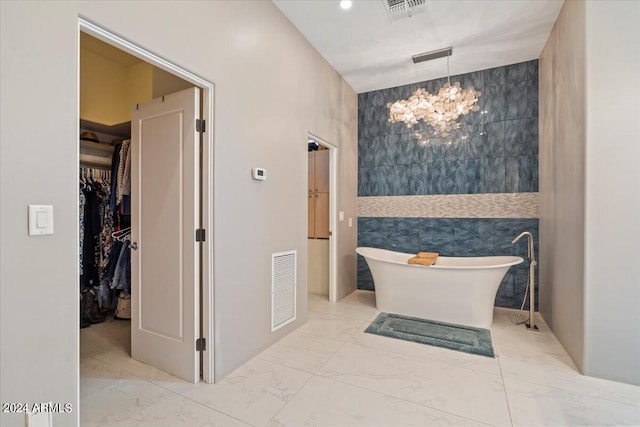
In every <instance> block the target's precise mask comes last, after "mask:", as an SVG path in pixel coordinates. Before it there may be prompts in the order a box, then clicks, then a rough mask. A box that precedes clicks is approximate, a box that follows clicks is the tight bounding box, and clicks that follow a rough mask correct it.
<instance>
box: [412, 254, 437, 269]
mask: <svg viewBox="0 0 640 427" xmlns="http://www.w3.org/2000/svg"><path fill="white" fill-rule="evenodd" d="M420 254H422V255H420ZM426 254H428V255H426ZM438 256H439V255H438V254H437V253H434V252H420V253H418V255H417V256H414V257H413V258H409V261H408V262H409V264H418V265H426V266H429V265H433V264H435V263H436V260H437V259H438Z"/></svg>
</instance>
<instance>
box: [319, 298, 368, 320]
mask: <svg viewBox="0 0 640 427" xmlns="http://www.w3.org/2000/svg"><path fill="white" fill-rule="evenodd" d="M360 292H363V291H360ZM365 292H366V291H365ZM355 293H356V292H354V293H353V294H351V295H354V294H355ZM351 295H350V296H348V297H346V298H344V300H347V301H344V300H341V301H339V302H337V303H331V302H329V300H328V299H326V297H319V296H316V295H309V311H311V312H317V313H325V314H332V315H337V316H344V317H350V318H353V319H360V320H369V319H370V318H371V317H372V316H376V315H377V314H379V313H380V312H379V311H378V310H377V309H376V307H375V302H374V304H373V306H371V305H369V304H362V303H360V302H359V300H358V299H357V297H358V296H359V297H360V298H361V299H363V300H366V299H370V298H367V296H366V295H362V294H360V295H357V296H356V297H351ZM374 298H375V297H374ZM374 301H375V299H374Z"/></svg>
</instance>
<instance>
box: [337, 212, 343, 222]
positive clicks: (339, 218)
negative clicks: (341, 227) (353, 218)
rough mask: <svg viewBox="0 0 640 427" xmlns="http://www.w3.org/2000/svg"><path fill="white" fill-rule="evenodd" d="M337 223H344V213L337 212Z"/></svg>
mask: <svg viewBox="0 0 640 427" xmlns="http://www.w3.org/2000/svg"><path fill="white" fill-rule="evenodd" d="M338 221H344V211H340V212H338Z"/></svg>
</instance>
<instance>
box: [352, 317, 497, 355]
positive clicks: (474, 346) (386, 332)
mask: <svg viewBox="0 0 640 427" xmlns="http://www.w3.org/2000/svg"><path fill="white" fill-rule="evenodd" d="M365 332H367V333H369V334H376V335H382V336H385V337H390V338H397V339H400V340H405V341H412V342H417V343H420V344H427V345H434V346H436V347H443V348H448V349H450V350H457V351H463V352H465V353H472V354H479V355H481V356H486V357H495V354H494V352H493V345H492V344H491V331H489V330H488V329H480V328H473V327H471V326H464V325H454V324H451V323H443V322H436V321H435V320H426V319H418V318H416V317H407V316H400V315H398V314H389V313H380V315H379V316H378V317H377V318H376V320H374V321H373V323H371V325H369V327H368V328H367V329H366V330H365Z"/></svg>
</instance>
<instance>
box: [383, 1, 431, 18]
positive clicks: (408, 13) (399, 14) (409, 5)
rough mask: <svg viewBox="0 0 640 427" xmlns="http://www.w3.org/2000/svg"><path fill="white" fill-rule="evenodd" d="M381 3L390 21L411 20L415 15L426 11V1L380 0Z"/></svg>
mask: <svg viewBox="0 0 640 427" xmlns="http://www.w3.org/2000/svg"><path fill="white" fill-rule="evenodd" d="M382 2H383V3H384V7H385V9H386V10H387V14H388V15H389V19H391V21H397V20H398V19H402V18H411V17H412V16H413V15H415V14H416V13H421V12H424V11H426V10H427V0H382Z"/></svg>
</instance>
